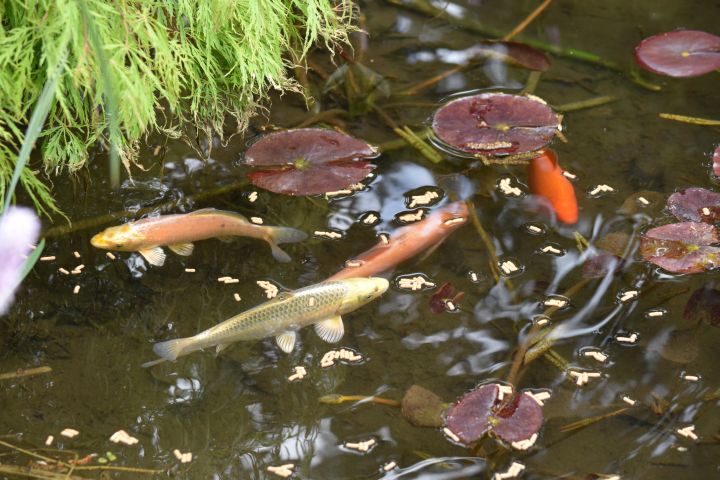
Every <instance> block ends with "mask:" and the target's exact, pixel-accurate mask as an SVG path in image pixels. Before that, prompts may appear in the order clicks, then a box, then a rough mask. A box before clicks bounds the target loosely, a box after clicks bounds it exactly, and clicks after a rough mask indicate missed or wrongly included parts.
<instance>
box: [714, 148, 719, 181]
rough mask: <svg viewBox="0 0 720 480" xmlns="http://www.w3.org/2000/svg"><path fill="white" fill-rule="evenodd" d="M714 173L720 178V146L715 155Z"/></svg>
mask: <svg viewBox="0 0 720 480" xmlns="http://www.w3.org/2000/svg"><path fill="white" fill-rule="evenodd" d="M713 173H714V174H715V176H716V177H720V145H718V146H717V148H716V149H715V153H713Z"/></svg>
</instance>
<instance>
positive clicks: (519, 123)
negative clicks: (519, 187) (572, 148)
mask: <svg viewBox="0 0 720 480" xmlns="http://www.w3.org/2000/svg"><path fill="white" fill-rule="evenodd" d="M432 128H433V131H434V132H435V135H436V136H437V138H438V139H439V140H440V141H441V142H442V143H443V144H444V145H445V146H447V147H449V148H451V149H454V150H457V151H459V152H464V153H466V154H467V153H469V154H481V155H488V156H502V155H512V154H520V153H526V152H530V151H533V150H537V149H539V148H541V147H543V146H545V145H547V144H548V143H550V141H551V140H552V139H553V137H555V134H556V133H557V132H558V130H559V129H560V118H559V117H558V115H557V114H555V112H553V111H552V109H551V108H550V107H549V106H548V105H547V104H546V103H545V102H544V101H543V100H541V99H539V98H537V97H532V96H521V95H510V94H507V93H481V94H479V95H472V96H469V97H463V98H459V99H457V100H453V101H451V102H448V103H447V104H445V105H444V106H442V107H441V108H439V109H438V110H437V112H435V116H434V117H433V124H432Z"/></svg>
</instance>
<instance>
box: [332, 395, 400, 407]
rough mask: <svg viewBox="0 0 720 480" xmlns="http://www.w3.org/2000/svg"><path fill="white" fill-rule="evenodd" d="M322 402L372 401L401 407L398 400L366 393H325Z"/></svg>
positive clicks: (334, 403) (336, 403)
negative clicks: (366, 394)
mask: <svg viewBox="0 0 720 480" xmlns="http://www.w3.org/2000/svg"><path fill="white" fill-rule="evenodd" d="M318 401H319V402H320V403H326V404H329V405H340V404H341V403H345V402H370V403H376V404H378V405H387V406H389V407H400V402H398V401H397V400H392V399H389V398H383V397H376V396H374V395H371V396H365V395H340V394H330V395H323V396H322V397H320V398H319V399H318Z"/></svg>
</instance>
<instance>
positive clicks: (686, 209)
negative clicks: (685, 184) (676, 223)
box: [667, 187, 720, 222]
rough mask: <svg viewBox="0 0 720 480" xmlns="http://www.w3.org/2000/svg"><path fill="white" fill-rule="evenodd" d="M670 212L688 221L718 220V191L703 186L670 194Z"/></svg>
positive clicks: (719, 209) (668, 204)
mask: <svg viewBox="0 0 720 480" xmlns="http://www.w3.org/2000/svg"><path fill="white" fill-rule="evenodd" d="M667 206H668V209H669V210H670V213H672V214H673V215H675V216H676V217H677V218H678V219H679V220H683V221H688V222H717V221H718V220H720V193H717V192H713V191H712V190H707V189H705V188H696V187H693V188H686V189H685V190H681V191H679V192H675V193H673V194H672V195H670V198H668V201H667Z"/></svg>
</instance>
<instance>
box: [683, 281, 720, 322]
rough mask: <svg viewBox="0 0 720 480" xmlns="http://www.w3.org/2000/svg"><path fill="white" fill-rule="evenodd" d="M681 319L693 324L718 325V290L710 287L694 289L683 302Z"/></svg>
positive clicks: (719, 296)
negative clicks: (683, 308)
mask: <svg viewBox="0 0 720 480" xmlns="http://www.w3.org/2000/svg"><path fill="white" fill-rule="evenodd" d="M683 319H685V321H687V322H690V323H694V324H700V323H706V324H708V325H712V326H714V327H720V291H718V290H716V289H714V288H712V287H701V288H698V289H697V290H695V292H693V294H692V295H690V298H689V299H688V301H687V304H685V311H684V312H683Z"/></svg>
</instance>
